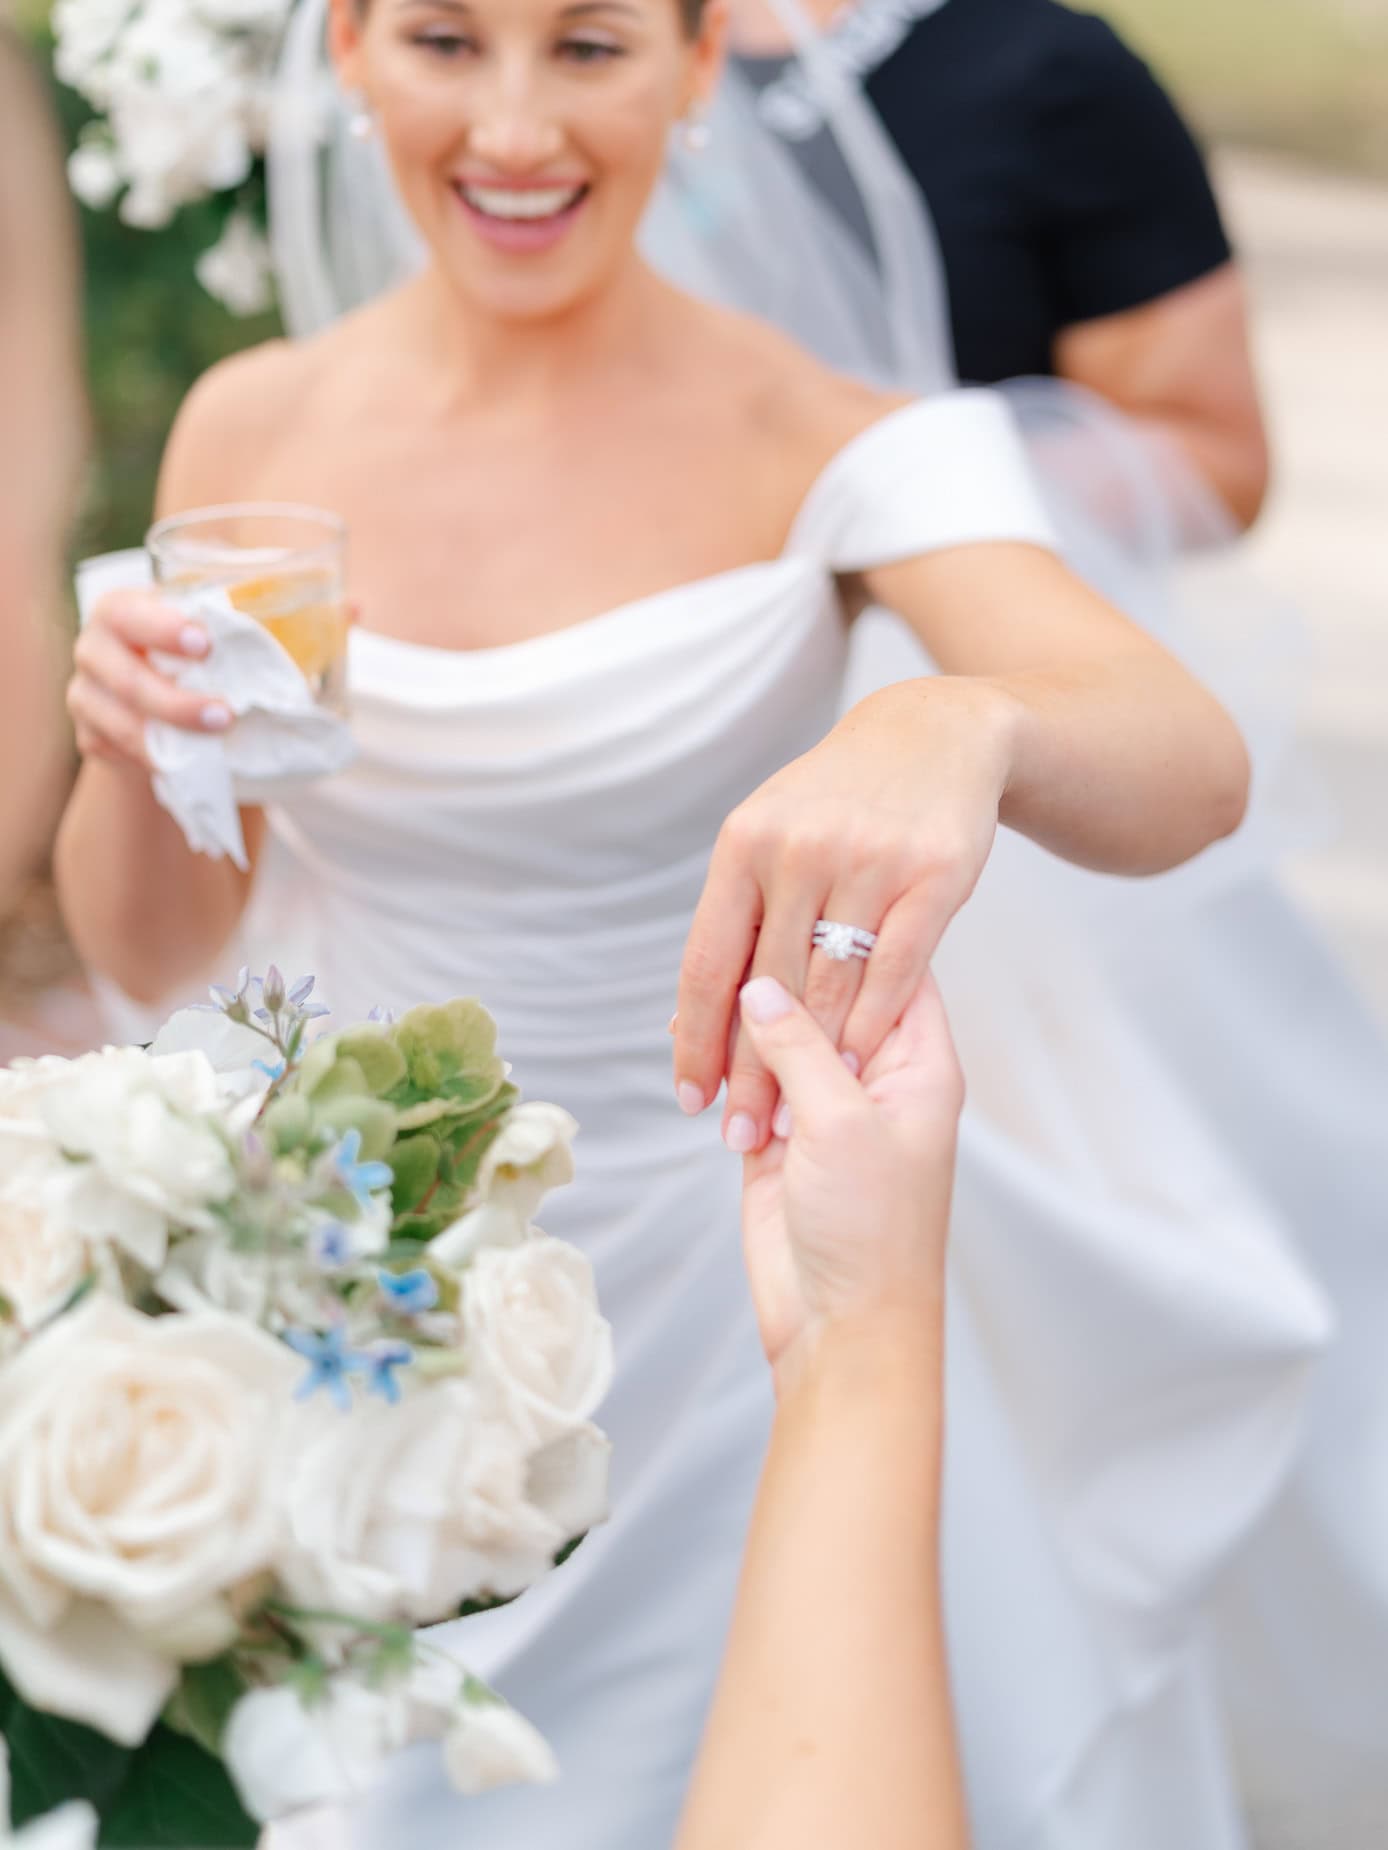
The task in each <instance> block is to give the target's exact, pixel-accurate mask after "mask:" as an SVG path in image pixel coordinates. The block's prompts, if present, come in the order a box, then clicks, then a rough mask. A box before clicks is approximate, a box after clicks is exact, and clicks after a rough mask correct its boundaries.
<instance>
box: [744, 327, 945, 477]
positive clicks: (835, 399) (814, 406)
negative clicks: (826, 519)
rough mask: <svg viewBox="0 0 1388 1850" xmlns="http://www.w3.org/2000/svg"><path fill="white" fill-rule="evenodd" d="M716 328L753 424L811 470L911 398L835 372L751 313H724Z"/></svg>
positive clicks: (808, 471) (778, 330)
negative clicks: (744, 314)
mask: <svg viewBox="0 0 1388 1850" xmlns="http://www.w3.org/2000/svg"><path fill="white" fill-rule="evenodd" d="M709 335H710V338H711V340H713V341H714V342H716V343H717V344H718V346H719V347H720V348H721V350H722V352H721V355H720V358H721V359H722V362H723V375H722V376H723V377H724V378H726V379H728V380H730V381H731V382H732V383H733V384H735V385H736V386H737V387H738V388H739V389H738V392H737V395H736V396H737V401H738V403H739V405H740V411H741V414H742V415H743V416H744V417H745V418H746V419H747V421H748V424H749V426H750V427H751V428H752V429H753V430H754V431H755V432H756V433H757V435H758V436H761V437H764V438H765V439H766V440H767V442H768V443H769V444H771V445H773V446H774V447H775V448H777V449H783V450H784V452H785V454H786V455H787V456H788V457H794V458H796V459H798V461H799V463H800V466H801V468H802V469H803V470H804V471H805V472H806V473H807V474H809V475H810V476H811V477H812V476H814V475H817V474H818V473H819V472H820V470H822V469H823V468H824V466H825V465H826V464H827V463H828V462H829V461H830V460H831V459H832V458H833V457H834V456H835V455H837V453H838V452H839V451H840V450H841V449H843V448H844V446H845V445H846V444H848V443H851V442H852V441H853V439H854V438H855V437H857V436H858V435H860V434H861V432H863V431H864V430H866V429H867V428H868V427H869V426H870V425H872V424H875V423H877V422H878V421H879V420H880V419H882V418H884V417H886V416H887V415H888V414H889V413H890V412H892V411H895V410H898V409H899V408H900V407H901V406H903V405H906V404H909V403H910V402H911V401H910V398H909V397H907V396H904V395H903V394H901V393H897V392H883V391H881V390H879V389H878V388H876V387H874V386H870V385H866V384H864V382H863V381H862V380H860V379H855V378H852V377H850V376H849V375H847V374H845V373H840V372H836V371H835V370H834V369H833V368H832V367H830V366H826V365H825V364H824V362H823V361H822V360H819V359H817V358H816V357H815V356H814V355H813V354H812V353H809V352H808V351H807V350H806V349H805V348H804V347H801V346H800V345H799V344H798V343H797V342H796V341H794V340H792V339H791V338H790V337H789V336H788V335H786V334H784V333H782V332H781V330H780V329H779V328H773V327H771V326H770V325H769V324H767V323H765V322H762V321H758V320H756V319H754V318H752V317H750V316H743V315H732V314H721V313H720V314H719V315H718V317H717V320H716V321H714V322H712V323H711V324H710V327H709Z"/></svg>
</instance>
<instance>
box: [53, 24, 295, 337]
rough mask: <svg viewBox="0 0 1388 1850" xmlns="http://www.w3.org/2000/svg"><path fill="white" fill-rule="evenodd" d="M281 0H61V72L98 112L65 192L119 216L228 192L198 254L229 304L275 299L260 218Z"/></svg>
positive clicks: (147, 213)
mask: <svg viewBox="0 0 1388 1850" xmlns="http://www.w3.org/2000/svg"><path fill="white" fill-rule="evenodd" d="M289 8H290V0H57V3H56V5H55V6H54V9H53V31H54V36H55V40H56V47H57V50H56V59H55V65H56V69H57V73H58V76H59V77H60V78H61V79H62V81H63V82H64V83H65V84H67V85H69V86H70V87H71V88H72V89H74V90H76V91H78V92H79V94H80V95H82V96H83V97H84V98H85V99H86V100H87V102H88V103H90V104H91V106H92V109H93V110H94V111H95V112H96V113H95V115H94V117H93V120H92V121H91V122H90V123H89V124H88V126H87V128H86V129H85V130H84V131H83V134H82V138H81V141H80V142H79V144H78V146H77V148H76V149H75V150H74V152H73V154H72V157H71V160H70V163H69V176H70V179H71V182H72V188H73V191H74V192H75V193H76V194H77V195H78V197H79V198H80V199H81V200H83V202H84V203H85V204H87V205H89V206H91V207H93V208H94V209H95V210H98V211H101V210H104V209H105V208H106V207H108V206H110V205H113V204H114V203H115V202H116V200H117V199H119V201H120V215H121V217H122V218H123V219H124V220H125V222H126V223H127V224H129V225H136V226H140V227H143V228H145V229H148V230H155V229H158V228H159V227H160V226H163V225H167V224H168V223H169V221H170V220H171V219H172V218H173V216H174V214H175V213H176V212H178V211H179V210H180V208H181V207H183V206H187V205H192V204H195V203H197V202H198V201H200V200H204V199H216V200H218V201H224V202H225V204H226V208H227V210H226V217H225V222H224V225H223V230H222V235H221V237H220V239H219V240H218V241H217V243H216V244H214V245H213V246H212V248H211V249H210V250H208V251H206V252H205V253H204V254H203V256H202V258H201V259H200V260H199V263H198V266H197V273H198V279H199V281H200V282H201V283H202V285H203V287H204V288H205V289H206V290H207V291H208V293H209V294H211V295H213V296H215V297H216V298H217V299H218V300H219V301H220V302H222V303H224V304H225V306H226V307H227V308H229V309H230V310H231V311H232V313H233V314H239V315H252V314H258V313H260V312H261V311H262V310H264V309H267V308H269V307H270V306H271V304H272V300H273V289H272V285H271V269H270V260H269V252H268V250H267V248H266V244H265V239H264V235H263V233H262V231H261V222H262V219H263V187H264V176H263V172H262V168H261V162H260V156H261V155H262V154H263V153H264V150H265V139H266V133H267V128H268V117H269V95H270V85H271V80H272V77H273V74H274V69H275V60H276V57H277V54H278V50H279V44H280V40H281V38H282V36H283V33H284V28H285V23H286V21H287V19H288V16H289Z"/></svg>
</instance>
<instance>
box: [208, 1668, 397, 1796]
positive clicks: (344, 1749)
mask: <svg viewBox="0 0 1388 1850" xmlns="http://www.w3.org/2000/svg"><path fill="white" fill-rule="evenodd" d="M408 1722H409V1706H408V1703H407V1701H406V1699H405V1697H404V1695H403V1694H402V1693H401V1692H398V1691H397V1692H392V1691H390V1690H375V1689H368V1688H367V1687H366V1685H365V1684H364V1683H361V1682H359V1681H358V1680H357V1679H356V1678H355V1677H349V1676H337V1677H333V1678H332V1679H331V1680H330V1682H329V1683H328V1686H327V1688H326V1689H325V1690H324V1692H323V1694H322V1696H321V1697H320V1698H319V1699H318V1700H317V1701H315V1702H314V1703H313V1705H312V1707H311V1708H305V1706H304V1704H303V1702H302V1701H301V1700H300V1698H299V1695H298V1692H297V1691H296V1690H294V1689H292V1688H289V1687H281V1688H279V1689H258V1690H252V1691H251V1693H250V1694H249V1695H246V1696H243V1697H242V1698H241V1700H240V1702H238V1703H237V1705H236V1707H235V1708H234V1709H233V1710H232V1712H231V1716H230V1719H229V1720H228V1722H227V1726H226V1732H225V1734H224V1735H223V1737H222V1758H223V1760H224V1761H225V1762H226V1768H227V1771H228V1773H230V1775H231V1777H232V1780H233V1782H234V1783H235V1786H236V1790H237V1793H238V1794H239V1795H240V1799H241V1803H242V1804H243V1805H244V1806H245V1808H246V1810H247V1811H248V1812H249V1813H250V1815H251V1816H252V1817H253V1818H254V1819H255V1820H256V1822H257V1823H258V1824H268V1823H270V1822H271V1820H272V1819H275V1818H284V1817H287V1816H288V1815H289V1814H290V1813H291V1812H296V1811H302V1810H304V1809H305V1808H307V1807H309V1806H313V1805H331V1804H337V1803H342V1802H345V1801H347V1800H349V1799H354V1798H359V1797H360V1796H361V1795H362V1794H363V1793H364V1792H366V1791H368V1790H369V1789H370V1787H371V1785H372V1784H373V1783H374V1781H375V1779H376V1777H377V1775H378V1774H379V1773H380V1771H381V1768H382V1766H383V1765H384V1762H385V1760H386V1758H387V1756H388V1755H389V1754H391V1753H394V1752H395V1751H396V1750H397V1749H398V1748H401V1747H404V1746H405V1745H406V1743H407V1742H408V1740H409V1738H410V1735H409V1726H408Z"/></svg>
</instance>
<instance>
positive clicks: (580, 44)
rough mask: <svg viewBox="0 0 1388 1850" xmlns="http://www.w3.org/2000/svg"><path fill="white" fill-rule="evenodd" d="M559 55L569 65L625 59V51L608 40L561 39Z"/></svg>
mask: <svg viewBox="0 0 1388 1850" xmlns="http://www.w3.org/2000/svg"><path fill="white" fill-rule="evenodd" d="M559 55H560V57H561V58H564V59H566V60H567V61H568V62H569V63H570V64H603V63H606V62H607V60H608V59H610V58H622V57H625V56H626V50H625V47H623V46H621V45H614V44H612V43H611V41H610V40H608V39H562V40H561V41H560V44H559Z"/></svg>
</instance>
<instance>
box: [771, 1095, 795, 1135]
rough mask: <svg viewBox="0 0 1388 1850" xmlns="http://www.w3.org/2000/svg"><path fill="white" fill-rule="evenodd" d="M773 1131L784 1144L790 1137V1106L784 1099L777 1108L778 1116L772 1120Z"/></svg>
mask: <svg viewBox="0 0 1388 1850" xmlns="http://www.w3.org/2000/svg"><path fill="white" fill-rule="evenodd" d="M771 1129H772V1131H773V1132H774V1133H775V1135H776V1136H777V1137H779V1138H780V1139H781V1141H782V1142H783V1143H784V1141H785V1140H786V1138H787V1137H789V1136H790V1131H791V1117H790V1106H789V1105H787V1103H786V1101H785V1100H784V1099H782V1100H781V1102H780V1104H779V1105H778V1106H777V1107H776V1115H775V1117H774V1118H773V1119H772V1120H771Z"/></svg>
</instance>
